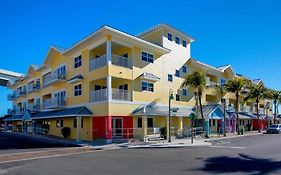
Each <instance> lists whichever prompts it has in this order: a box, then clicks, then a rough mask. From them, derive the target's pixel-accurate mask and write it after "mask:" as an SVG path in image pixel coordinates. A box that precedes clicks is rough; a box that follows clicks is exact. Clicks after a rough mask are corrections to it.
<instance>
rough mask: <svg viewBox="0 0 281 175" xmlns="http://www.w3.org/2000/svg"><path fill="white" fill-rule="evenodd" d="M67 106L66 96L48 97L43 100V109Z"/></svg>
mask: <svg viewBox="0 0 281 175" xmlns="http://www.w3.org/2000/svg"><path fill="white" fill-rule="evenodd" d="M65 106H66V99H65V98H60V99H58V98H47V99H45V100H43V109H54V108H61V107H65Z"/></svg>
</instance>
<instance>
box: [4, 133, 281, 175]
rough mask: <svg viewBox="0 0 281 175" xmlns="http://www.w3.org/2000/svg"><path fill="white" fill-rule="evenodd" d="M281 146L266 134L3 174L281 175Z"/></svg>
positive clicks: (30, 165) (100, 154) (64, 159)
mask: <svg viewBox="0 0 281 175" xmlns="http://www.w3.org/2000/svg"><path fill="white" fill-rule="evenodd" d="M0 144H3V142H1V143H0ZM280 144H281V135H277V134H276V135H268V134H262V135H255V136H247V137H239V138H232V139H222V140H217V141H213V146H208V147H185V148H163V149H159V148H157V149H156V148H154V149H114V150H101V151H94V152H81V153H79V154H73V155H66V156H58V157H50V158H42V159H35V160H27V161H17V162H10V163H0V174H15V175H16V174H28V175H33V174H34V175H43V174H44V175H47V174H54V175H55V174H62V175H64V174H65V175H71V174H73V175H77V174H128V175H129V174H219V173H222V174H281V151H280ZM0 156H1V155H0Z"/></svg>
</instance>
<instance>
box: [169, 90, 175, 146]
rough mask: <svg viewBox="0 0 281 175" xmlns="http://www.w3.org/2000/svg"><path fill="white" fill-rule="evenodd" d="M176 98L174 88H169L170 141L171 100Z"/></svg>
mask: <svg viewBox="0 0 281 175" xmlns="http://www.w3.org/2000/svg"><path fill="white" fill-rule="evenodd" d="M173 98H174V96H173V90H172V89H170V90H169V126H168V127H169V140H168V142H171V100H172V99H173Z"/></svg>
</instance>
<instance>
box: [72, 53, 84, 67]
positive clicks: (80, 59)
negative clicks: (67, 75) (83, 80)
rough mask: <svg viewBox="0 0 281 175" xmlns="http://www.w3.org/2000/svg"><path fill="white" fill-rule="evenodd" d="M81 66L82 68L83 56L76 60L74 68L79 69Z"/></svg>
mask: <svg viewBox="0 0 281 175" xmlns="http://www.w3.org/2000/svg"><path fill="white" fill-rule="evenodd" d="M80 66H82V55H79V56H78V57H76V58H74V68H78V67H80Z"/></svg>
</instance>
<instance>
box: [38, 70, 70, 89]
mask: <svg viewBox="0 0 281 175" xmlns="http://www.w3.org/2000/svg"><path fill="white" fill-rule="evenodd" d="M65 79H66V73H58V72H57V71H55V72H52V73H50V74H48V75H46V76H45V77H44V81H43V84H44V86H47V85H49V84H51V83H54V82H57V81H64V80H65Z"/></svg>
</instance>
